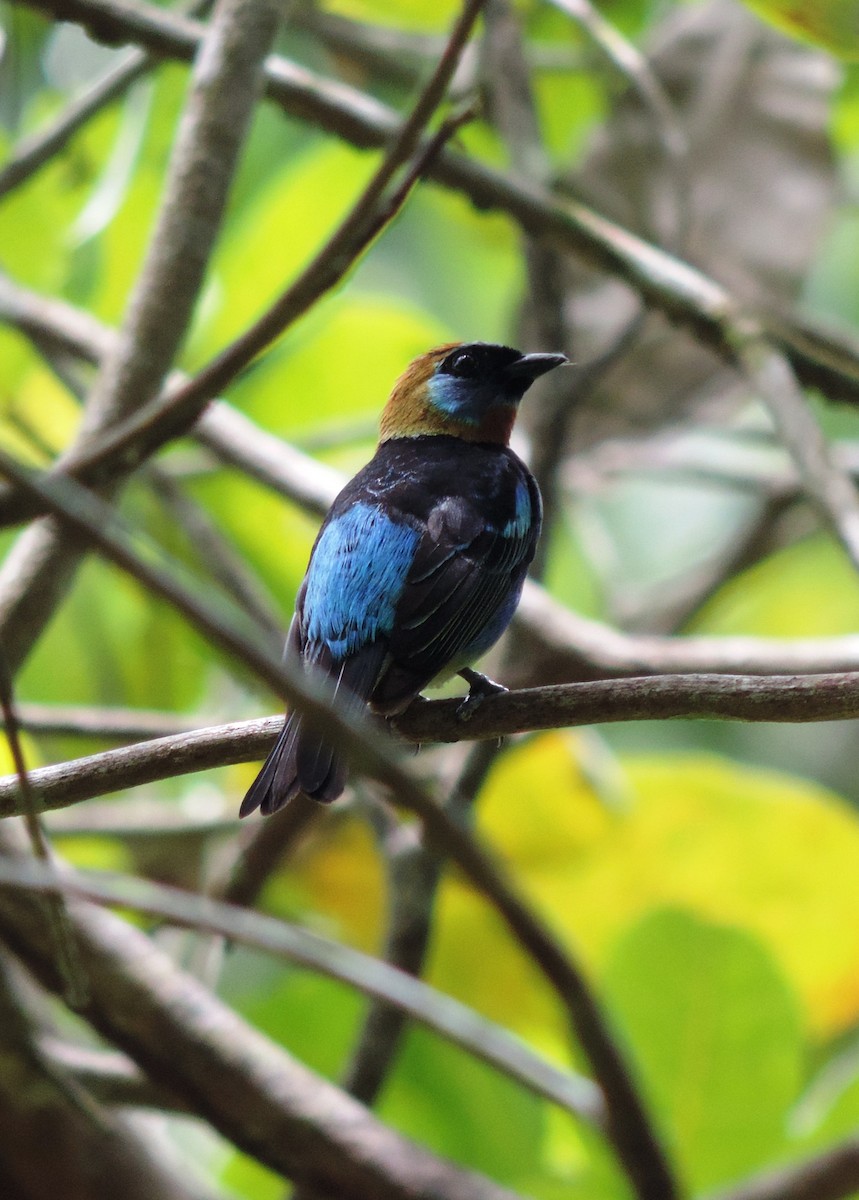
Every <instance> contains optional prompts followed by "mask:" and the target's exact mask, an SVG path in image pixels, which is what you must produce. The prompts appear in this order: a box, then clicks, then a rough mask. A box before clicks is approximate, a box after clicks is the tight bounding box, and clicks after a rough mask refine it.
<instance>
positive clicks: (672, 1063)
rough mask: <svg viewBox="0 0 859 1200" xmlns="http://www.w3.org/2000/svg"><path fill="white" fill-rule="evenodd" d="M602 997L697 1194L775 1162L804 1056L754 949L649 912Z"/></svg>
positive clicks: (673, 914) (628, 940)
mask: <svg viewBox="0 0 859 1200" xmlns="http://www.w3.org/2000/svg"><path fill="white" fill-rule="evenodd" d="M603 986H604V988H605V993H606V995H607V998H608V1000H609V1002H610V1005H611V1008H612V1009H613V1011H614V1012H615V1014H616V1015H617V1017H618V1018H619V1020H620V1024H621V1027H622V1029H623V1031H624V1033H625V1034H626V1036H627V1037H628V1038H629V1040H630V1042H631V1043H632V1046H633V1048H634V1052H635V1059H636V1063H637V1065H638V1068H639V1070H640V1071H641V1074H642V1077H643V1079H644V1082H645V1084H646V1086H647V1090H648V1092H649V1094H650V1095H651V1096H652V1097H653V1099H654V1101H655V1103H656V1107H657V1111H658V1112H659V1114H660V1116H661V1120H662V1122H663V1124H664V1126H665V1128H666V1129H667V1131H668V1134H669V1138H670V1143H671V1146H672V1148H673V1150H674V1152H675V1153H676V1154H677V1156H678V1160H679V1163H680V1167H681V1172H682V1174H683V1176H684V1177H685V1178H686V1179H687V1180H688V1182H689V1183H690V1184H691V1185H692V1186H693V1187H694V1188H695V1189H696V1190H697V1189H699V1188H700V1189H704V1188H711V1187H713V1186H715V1185H716V1184H724V1183H728V1182H731V1181H732V1180H735V1179H738V1178H740V1177H742V1175H744V1174H745V1173H747V1172H750V1171H752V1170H754V1169H755V1168H757V1167H759V1166H761V1165H762V1164H763V1163H766V1162H767V1161H768V1160H770V1159H771V1158H772V1157H774V1156H775V1155H777V1154H778V1153H779V1151H780V1150H781V1149H782V1147H783V1145H784V1141H785V1132H786V1116H787V1113H788V1110H789V1107H790V1105H791V1104H792V1102H793V1101H794V1099H795V1097H796V1093H797V1088H798V1084H799V1078H800V1069H801V1063H802V1045H801V1041H800V1036H799V1021H798V1019H797V1013H796V1009H795V1004H794V1000H793V996H792V995H791V992H790V990H789V988H788V987H787V985H786V984H785V983H784V981H783V980H782V979H781V977H780V975H779V972H778V970H777V969H776V966H775V964H774V963H773V962H772V960H771V959H770V957H769V956H768V955H767V953H766V952H765V950H764V949H763V947H762V946H761V944H760V943H759V942H758V941H757V940H756V939H755V938H754V937H752V936H750V935H749V934H747V933H741V932H740V931H738V930H735V929H730V928H727V927H723V926H717V925H712V924H710V923H707V922H704V921H701V920H699V919H696V918H694V917H692V916H690V915H689V914H688V913H683V912H678V911H670V910H661V911H657V912H653V913H650V914H649V915H647V916H645V917H644V918H643V920H642V921H641V922H640V923H639V924H637V925H636V926H635V927H634V928H632V929H631V930H629V931H628V932H627V933H626V934H625V936H624V937H623V938H622V939H621V941H620V943H619V944H618V945H617V946H616V948H615V950H614V952H613V954H612V956H611V960H610V962H609V965H608V968H607V971H606V972H605V974H604V976H603Z"/></svg>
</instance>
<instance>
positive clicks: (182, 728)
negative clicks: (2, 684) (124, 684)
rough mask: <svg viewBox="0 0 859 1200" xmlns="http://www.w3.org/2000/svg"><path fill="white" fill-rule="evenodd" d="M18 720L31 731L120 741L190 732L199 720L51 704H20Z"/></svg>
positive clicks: (147, 712)
mask: <svg viewBox="0 0 859 1200" xmlns="http://www.w3.org/2000/svg"><path fill="white" fill-rule="evenodd" d="M18 720H19V723H20V725H21V728H22V729H26V730H28V731H29V732H31V733H45V734H54V735H62V736H71V737H95V738H103V739H105V740H109V741H119V742H143V741H146V740H147V738H155V737H168V736H169V735H170V734H171V733H183V732H188V733H189V732H190V731H191V730H192V729H196V728H198V726H199V723H200V722H199V718H196V719H194V718H192V717H182V716H179V715H178V714H177V713H169V712H154V711H150V710H147V709H143V708H128V709H125V708H88V707H83V706H81V707H73V706H65V705H62V706H61V705H54V704H19V705H18Z"/></svg>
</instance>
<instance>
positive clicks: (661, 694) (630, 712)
mask: <svg viewBox="0 0 859 1200" xmlns="http://www.w3.org/2000/svg"><path fill="white" fill-rule="evenodd" d="M296 694H299V693H298V690H296ZM459 704H460V701H459V700H456V699H454V700H434V701H429V702H424V703H420V704H413V705H412V706H411V707H410V708H409V709H408V711H407V712H405V713H403V714H402V716H399V717H396V718H394V719H393V720H392V721H391V722H390V724H391V726H392V728H393V729H394V730H395V731H396V732H397V734H398V735H399V736H400V737H402V738H404V739H407V740H408V741H410V742H416V743H423V742H459V741H463V740H466V739H468V740H478V739H480V740H486V741H492V740H496V739H498V738H500V737H509V736H511V735H513V734H517V733H526V732H533V731H535V730H539V729H566V728H574V727H577V726H581V725H594V724H603V723H607V722H617V721H656V720H669V719H679V720H689V719H692V718H708V719H713V720H723V721H724V720H727V721H769V722H777V723H807V722H812V721H846V720H857V719H859V672H849V673H844V674H840V675H788V676H775V677H771V678H766V677H759V676H754V675H751V676H750V675H745V676H744V675H653V676H645V677H640V678H636V677H629V678H627V677H624V678H622V679H604V680H595V681H593V682H590V683H570V684H558V685H555V686H552V687H542V688H525V689H522V690H520V691H514V692H505V693H503V694H502V695H497V696H491V697H487V698H486V700H485V701H484V702H483V703H482V704H481V705H480V708H479V709H477V711H476V712H475V713H474V715H473V716H472V717H471V718H470V720H469V721H468V723H467V724H465V723H463V721H462V720H460V718H459V717H458V716H457V711H456V710H457V708H458V707H459ZM349 724H350V725H353V724H355V723H353V722H350V723H349ZM282 725H283V718H282V717H281V716H276V717H262V718H258V719H256V720H252V721H236V722H234V723H232V724H228V725H215V726H211V727H210V728H206V729H198V730H195V731H194V732H192V733H181V734H174V735H172V736H169V737H164V738H158V739H156V740H154V741H151V742H141V743H138V744H137V745H133V746H123V747H121V748H120V749H117V750H105V751H103V752H102V753H101V754H93V755H90V756H88V757H86V758H79V759H74V760H72V761H71V762H66V763H59V764H57V765H56V766H51V767H40V768H37V769H36V770H34V771H31V772H30V775H31V781H32V784H33V786H34V787H35V788H36V789H37V791H38V793H39V798H40V801H41V803H42V805H43V806H44V807H45V808H47V809H54V808H66V807H68V805H70V804H78V803H80V802H81V801H82V800H89V799H92V798H93V797H95V796H103V795H106V794H107V793H109V792H115V791H120V790H122V789H125V788H129V787H138V786H140V785H141V784H145V783H153V782H155V781H156V780H159V779H169V778H172V777H174V776H176V775H185V774H189V773H191V772H194V771H202V770H207V769H210V768H212V767H223V766H230V765H232V764H233V763H238V762H254V761H256V760H257V759H261V758H264V757H265V755H266V754H267V753H268V751H269V750H270V749H271V747H272V745H273V744H274V740H275V738H276V736H277V734H278V733H279V732H280V729H281V726H282ZM365 736H366V735H365ZM373 736H374V740H378V736H379V735H378V734H375V733H374V735H373ZM370 761H371V756H360V755H359V756H358V762H357V764H356V765H357V766H359V767H362V766H363V768H364V769H365V770H367V771H368V772H369V773H371V774H375V770H374V769H373V768H371V767H370V765H369V763H370ZM21 811H22V808H21V800H20V792H19V786H18V781H17V778H16V777H15V776H14V775H9V776H6V777H5V778H3V779H0V816H13V815H16V814H20V813H21Z"/></svg>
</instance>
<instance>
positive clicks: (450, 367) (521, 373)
mask: <svg viewBox="0 0 859 1200" xmlns="http://www.w3.org/2000/svg"><path fill="white" fill-rule="evenodd" d="M566 361H567V359H566V357H565V356H564V355H563V354H522V353H521V352H520V351H519V350H514V349H513V348H512V347H511V346H495V345H492V344H491V343H489V342H470V343H463V344H462V345H460V346H457V347H455V348H454V349H452V350H451V351H450V352H449V353H448V354H447V355H445V357H444V358H442V359H441V360H440V361H439V363H438V365H437V367H436V369H435V371H434V373H433V374H432V375H431V377H430V378H429V379H428V380H427V391H428V393H429V399H430V403H431V404H432V405H433V407H434V408H436V409H439V410H440V411H441V412H442V413H444V415H445V416H447V417H450V418H451V419H452V420H455V421H459V422H464V423H465V424H469V425H479V424H481V422H482V421H483V420H484V418H485V417H486V415H487V413H488V412H489V410H490V409H492V408H495V407H498V406H501V407H511V406H512V407H515V406H516V405H518V403H519V401H520V400H521V399H522V397H523V396H524V394H525V392H526V391H527V390H528V388H529V387H530V386H531V384H532V383H533V382H534V380H535V379H537V378H538V377H539V376H540V375H544V374H545V373H546V372H547V371H551V370H553V369H554V368H555V367H559V366H560V365H561V364H562V363H565V362H566Z"/></svg>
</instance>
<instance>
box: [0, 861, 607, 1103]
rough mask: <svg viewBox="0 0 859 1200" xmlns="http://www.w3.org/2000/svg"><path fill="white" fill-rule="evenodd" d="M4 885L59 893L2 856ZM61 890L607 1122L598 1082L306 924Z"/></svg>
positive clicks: (117, 890) (173, 901) (192, 900)
mask: <svg viewBox="0 0 859 1200" xmlns="http://www.w3.org/2000/svg"><path fill="white" fill-rule="evenodd" d="M0 882H2V883H3V884H7V885H8V884H12V885H15V886H19V887H25V888H31V889H33V890H35V891H37V892H46V891H48V890H50V889H52V888H56V887H57V878H56V876H55V875H53V874H51V873H50V872H49V871H48V870H46V869H45V867H44V866H42V865H41V864H37V863H28V862H26V861H23V860H17V861H16V860H14V859H7V858H3V857H0ZM60 888H61V889H62V891H63V893H64V894H65V895H67V896H76V897H79V898H81V899H85V900H92V901H95V902H96V903H98V904H107V905H115V906H119V907H123V908H125V907H130V908H133V909H135V910H136V911H138V912H141V913H146V914H147V915H149V916H153V917H157V918H159V919H163V920H166V921H169V922H170V923H171V924H176V925H179V926H182V927H183V928H187V929H194V930H197V931H200V932H205V933H210V934H217V935H218V936H219V937H223V938H226V939H228V940H229V941H232V942H238V943H240V944H242V945H245V946H250V947H252V948H253V949H255V950H260V951H262V952H263V953H264V954H268V955H271V956H273V957H275V958H278V959H282V960H284V961H286V962H290V963H293V964H297V965H299V966H302V967H306V968H308V969H310V970H312V971H316V972H318V973H320V974H322V975H326V976H328V977H329V978H331V979H336V980H338V981H339V982H341V983H346V984H349V985H350V986H351V987H354V988H357V989H358V990H359V991H361V992H363V993H364V994H365V995H368V996H372V997H376V998H377V999H380V1000H384V1001H385V1003H386V1004H390V1005H394V1006H395V1007H396V1008H397V1009H399V1010H401V1011H402V1012H404V1013H407V1014H408V1015H409V1016H410V1017H412V1018H414V1019H415V1020H416V1021H419V1022H420V1023H421V1024H423V1025H425V1026H426V1027H427V1028H428V1029H432V1030H433V1032H435V1033H437V1034H439V1035H440V1036H441V1037H444V1038H446V1039H447V1040H448V1041H450V1042H452V1043H453V1044H454V1045H457V1046H460V1047H461V1048H462V1049H464V1050H467V1051H468V1052H469V1053H470V1054H473V1055H474V1056H475V1057H477V1058H480V1059H481V1060H482V1061H483V1062H486V1063H488V1064H489V1065H490V1066H492V1067H494V1068H496V1069H497V1070H499V1071H501V1072H503V1073H504V1074H505V1075H507V1076H509V1077H510V1078H511V1079H515V1080H516V1082H517V1083H520V1084H522V1086H523V1087H526V1088H528V1089H529V1090H531V1091H533V1092H535V1093H536V1094H537V1095H539V1096H542V1097H543V1098H544V1099H547V1100H551V1101H552V1103H554V1104H558V1105H560V1106H561V1107H562V1108H564V1109H566V1110H567V1111H569V1112H572V1113H573V1114H574V1115H575V1116H577V1117H581V1118H583V1119H585V1120H587V1121H588V1122H590V1123H596V1124H600V1123H601V1122H602V1121H603V1119H604V1113H603V1106H602V1102H601V1099H600V1096H599V1092H598V1089H597V1088H596V1087H594V1085H593V1084H592V1083H591V1082H590V1080H587V1079H583V1078H581V1077H580V1076H576V1075H570V1074H568V1073H566V1072H564V1071H561V1070H559V1069H558V1068H557V1067H554V1066H552V1065H551V1064H550V1063H548V1062H546V1061H545V1060H543V1059H542V1058H540V1057H539V1056H538V1055H536V1054H534V1053H533V1052H532V1051H531V1050H530V1049H529V1048H528V1047H527V1046H526V1045H525V1043H524V1042H521V1041H520V1040H519V1039H518V1038H517V1037H515V1036H514V1035H513V1034H511V1033H508V1032H507V1030H505V1029H503V1028H502V1027H501V1026H500V1025H496V1024H494V1023H493V1022H492V1021H489V1020H487V1019H486V1018H484V1017H481V1016H480V1015H479V1014H478V1013H476V1012H474V1010H473V1009H470V1008H468V1007H467V1006H466V1005H464V1004H461V1003H460V1002H459V1001H458V1000H454V999H452V998H451V997H450V996H446V995H444V994H443V993H442V992H439V991H437V990H436V989H435V988H432V987H430V986H429V984H426V983H423V982H422V981H421V980H419V979H415V978H413V977H411V976H410V975H407V974H406V973H405V972H404V971H400V970H397V969H395V968H393V967H391V966H389V965H388V964H387V963H385V962H382V961H381V960H379V959H376V958H371V957H370V956H369V955H367V954H362V953H361V952H360V951H358V950H353V949H351V947H349V946H344V945H342V944H341V943H339V942H334V941H330V940H329V939H328V938H324V937H321V936H320V935H319V934H315V933H312V932H310V931H309V930H306V929H302V928H301V927H300V926H298V925H291V924H289V923H288V922H285V921H280V920H276V919H275V918H273V917H267V916H263V915H261V914H260V913H255V912H252V911H249V910H247V909H243V908H234V907H232V906H230V905H226V904H223V903H221V902H219V901H216V900H210V899H209V898H208V897H205V896H196V895H193V894H191V893H188V892H186V891H182V890H180V889H178V888H169V887H165V886H164V885H163V884H156V883H152V882H150V881H149V880H145V879H142V878H140V877H137V876H121V875H113V874H106V873H100V874H98V875H92V876H90V875H86V874H79V873H74V874H72V873H70V872H64V873H63V876H62V878H61V880H60Z"/></svg>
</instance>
